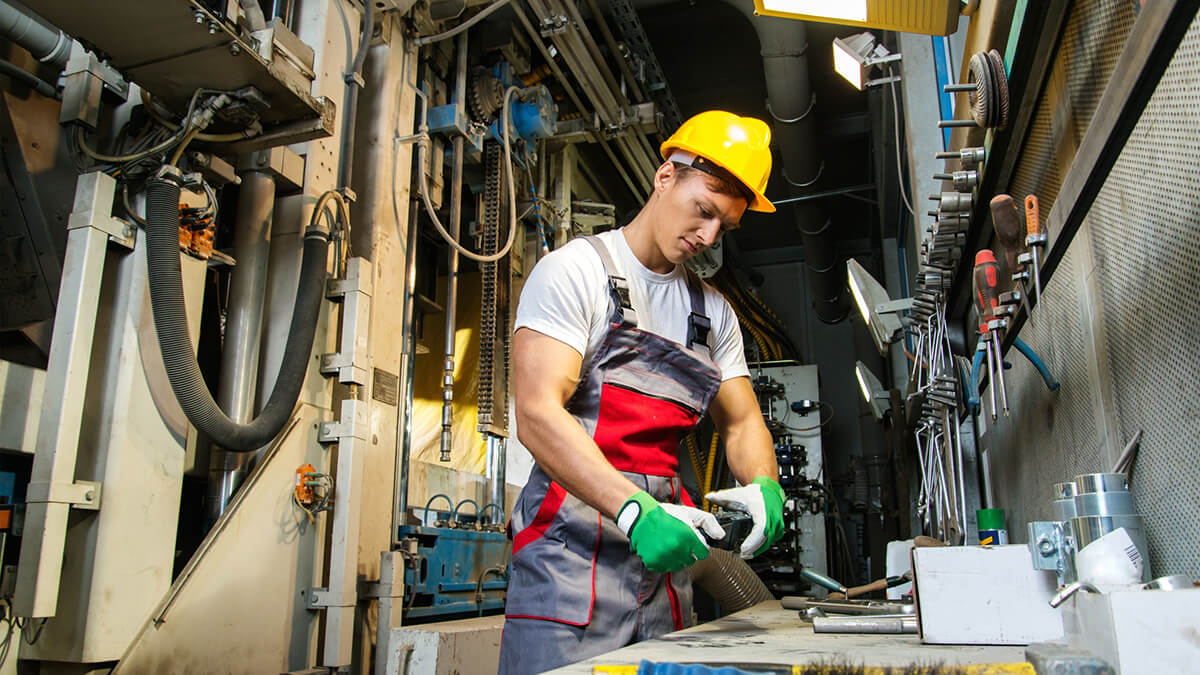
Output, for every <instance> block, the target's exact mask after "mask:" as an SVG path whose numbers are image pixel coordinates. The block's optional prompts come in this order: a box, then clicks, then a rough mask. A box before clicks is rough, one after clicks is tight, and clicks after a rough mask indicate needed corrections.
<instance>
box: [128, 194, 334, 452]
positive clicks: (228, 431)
mask: <svg viewBox="0 0 1200 675" xmlns="http://www.w3.org/2000/svg"><path fill="white" fill-rule="evenodd" d="M179 192H180V190H179V186H178V185H176V184H175V183H173V182H171V181H169V180H165V179H160V178H156V179H152V180H150V181H149V182H148V184H147V187H146V263H147V267H148V274H149V282H150V307H151V310H152V311H153V314H154V328H155V331H156V332H157V333H158V344H159V348H160V349H161V350H162V357H163V365H164V366H166V370H167V378H168V379H169V380H170V381H171V389H172V390H174V391H175V398H176V399H177V400H178V401H179V406H180V407H181V408H183V412H184V414H186V415H187V418H188V420H190V421H191V423H192V424H193V425H195V427H196V429H197V430H199V431H201V432H202V433H204V434H207V435H208V436H209V438H211V439H212V440H213V442H215V443H217V444H218V445H220V446H221V447H223V448H225V449H226V450H228V451H231V452H248V451H251V450H256V449H258V448H261V447H262V446H264V445H266V444H268V443H270V442H271V439H273V438H275V436H277V435H278V434H279V432H280V431H281V430H282V429H283V427H284V425H285V424H287V421H288V419H289V417H290V416H291V413H292V410H293V408H295V406H296V401H297V400H298V399H299V398H300V388H301V386H302V385H303V384H304V376H305V373H307V371H308V364H309V361H310V358H309V357H310V354H311V352H312V345H313V336H314V335H315V333H316V329H317V314H318V311H319V310H320V307H321V299H322V297H323V296H324V295H325V264H326V259H327V257H328V254H329V235H328V233H326V232H325V231H323V230H317V229H316V228H312V227H310V228H309V229H308V230H307V231H306V232H305V235H304V259H303V262H302V263H301V266H300V281H299V288H298V289H297V291H296V305H295V308H294V310H293V311H292V323H291V326H290V328H289V329H288V337H287V343H286V344H285V346H284V352H283V361H282V362H281V363H280V366H279V375H277V376H276V379H275V387H274V389H272V391H271V396H270V398H269V399H268V400H267V404H266V406H264V407H263V409H262V412H261V413H260V414H259V415H258V417H256V418H254V419H253V420H252V421H250V422H248V423H246V424H238V423H236V422H234V421H233V420H231V419H229V417H227V416H226V415H225V413H223V412H221V408H220V407H219V406H218V405H217V403H216V401H214V400H213V397H212V393H210V392H209V390H208V386H207V385H206V384H205V383H204V377H203V376H202V375H201V374H200V366H199V365H198V364H197V363H196V352H195V350H193V349H192V340H191V337H190V336H189V335H188V322H187V309H186V307H185V305H184V301H183V282H182V279H181V269H180V263H179ZM324 201H325V200H321V202H322V203H318V205H317V206H318V209H317V211H315V212H314V214H315V217H319V213H320V211H321V210H322V209H323V208H324V204H323V202H324Z"/></svg>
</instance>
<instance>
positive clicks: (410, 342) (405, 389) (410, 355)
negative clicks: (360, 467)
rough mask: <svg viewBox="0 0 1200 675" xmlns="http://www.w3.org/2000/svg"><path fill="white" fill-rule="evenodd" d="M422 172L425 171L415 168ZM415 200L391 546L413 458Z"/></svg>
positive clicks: (403, 514) (407, 257) (408, 245)
mask: <svg viewBox="0 0 1200 675" xmlns="http://www.w3.org/2000/svg"><path fill="white" fill-rule="evenodd" d="M417 170H418V171H424V170H425V169H424V167H417ZM419 209H420V206H419V205H418V202H417V200H416V199H412V200H409V208H408V236H407V238H406V239H405V242H404V275H405V276H404V318H403V319H402V320H401V324H400V326H401V328H400V339H401V340H402V341H403V343H404V347H403V348H402V350H401V353H400V394H401V397H402V398H401V400H400V401H398V404H399V405H397V406H396V480H395V481H394V482H393V483H392V535H391V536H392V543H393V544H397V543H399V540H400V537H399V530H398V528H399V526H401V525H404V524H405V522H406V520H407V513H408V462H409V458H410V457H411V456H412V407H413V370H414V368H413V365H414V362H415V361H416V359H415V358H414V357H415V352H416V343H417V336H416V331H415V330H414V329H413V319H414V315H415V313H416V312H415V311H414V310H415V307H414V305H416V301H417V296H416V290H417V212H418V210H419Z"/></svg>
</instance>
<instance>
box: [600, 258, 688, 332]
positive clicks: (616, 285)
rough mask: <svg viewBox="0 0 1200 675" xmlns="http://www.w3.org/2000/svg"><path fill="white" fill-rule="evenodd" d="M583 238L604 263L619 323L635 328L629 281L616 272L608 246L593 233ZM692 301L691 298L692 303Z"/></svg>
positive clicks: (634, 313)
mask: <svg viewBox="0 0 1200 675" xmlns="http://www.w3.org/2000/svg"><path fill="white" fill-rule="evenodd" d="M584 240H585V241H587V243H589V244H591V245H592V248H594V249H596V253H597V254H598V255H599V256H600V262H601V263H602V264H603V265H604V272H605V274H607V275H608V294H609V296H611V297H612V301H613V307H615V308H617V309H619V310H620V311H621V325H623V326H626V327H629V328H637V325H638V321H637V312H635V311H634V309H633V303H632V302H631V301H630V299H629V282H628V281H626V279H625V277H623V276H621V275H619V274H618V273H617V266H616V265H614V264H613V259H612V256H611V255H609V253H608V247H607V246H605V245H604V242H603V241H601V240H600V238H599V237H597V236H594V235H593V236H588V237H584ZM703 302H704V300H703V298H701V306H703ZM694 303H695V301H694V300H693V305H694Z"/></svg>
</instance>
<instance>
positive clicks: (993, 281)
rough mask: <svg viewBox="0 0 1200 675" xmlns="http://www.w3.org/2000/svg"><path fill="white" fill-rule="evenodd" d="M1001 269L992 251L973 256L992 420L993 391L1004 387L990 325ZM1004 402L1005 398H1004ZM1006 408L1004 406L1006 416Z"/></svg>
mask: <svg viewBox="0 0 1200 675" xmlns="http://www.w3.org/2000/svg"><path fill="white" fill-rule="evenodd" d="M999 283H1000V265H998V264H997V263H996V254H995V253H993V252H992V250H991V249H986V248H985V249H983V250H982V251H980V252H979V253H976V254H975V309H976V311H978V312H979V333H980V339H981V340H984V341H985V342H986V343H987V354H986V355H987V364H988V381H989V382H990V386H991V401H992V419H993V420H995V419H996V388H997V387H999V388H1001V389H1003V387H1004V362H1003V361H1002V360H1001V359H1000V340H999V336H998V335H996V334H995V332H993V331H992V329H991V327H990V326H989V323H990V322H991V321H993V320H994V319H995V318H996V307H997V306H999V304H1000V288H999ZM1005 398H1007V397H1005ZM1007 408H1008V406H1007V405H1006V406H1005V412H1006V413H1007V412H1008V410H1007Z"/></svg>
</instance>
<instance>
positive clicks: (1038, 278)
mask: <svg viewBox="0 0 1200 675" xmlns="http://www.w3.org/2000/svg"><path fill="white" fill-rule="evenodd" d="M1039 248H1041V247H1040V246H1037V245H1034V246H1030V247H1029V252H1030V253H1032V254H1033V304H1035V305H1040V304H1042V272H1041V264H1040V261H1039V260H1038V258H1039V257H1040V256H1039V255H1038V249H1039ZM1029 316H1030V317H1031V318H1032V317H1033V312H1032V311H1031V312H1030V314H1029Z"/></svg>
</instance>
